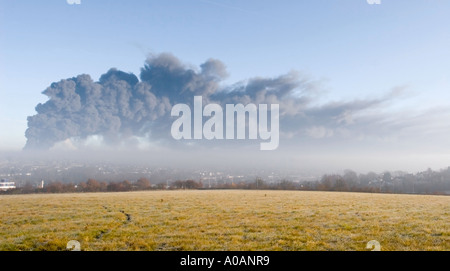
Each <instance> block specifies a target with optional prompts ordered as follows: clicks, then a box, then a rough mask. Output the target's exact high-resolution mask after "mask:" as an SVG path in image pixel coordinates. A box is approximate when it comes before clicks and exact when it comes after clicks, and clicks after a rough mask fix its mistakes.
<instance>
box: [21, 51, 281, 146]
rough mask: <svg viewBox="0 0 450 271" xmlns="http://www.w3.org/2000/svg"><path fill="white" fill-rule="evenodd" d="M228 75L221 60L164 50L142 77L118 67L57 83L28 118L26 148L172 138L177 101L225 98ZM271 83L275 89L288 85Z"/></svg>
mask: <svg viewBox="0 0 450 271" xmlns="http://www.w3.org/2000/svg"><path fill="white" fill-rule="evenodd" d="M226 77H227V72H226V69H225V65H224V64H223V63H222V62H220V61H218V60H214V59H209V60H207V61H206V62H205V63H203V64H202V65H200V69H198V70H195V69H194V68H189V67H187V66H186V65H184V64H182V63H181V62H180V60H178V59H177V58H176V57H174V56H172V55H171V54H160V55H156V56H152V57H150V58H148V59H147V61H146V63H145V66H144V67H143V68H142V69H141V74H140V80H139V78H138V77H137V76H136V75H134V74H132V73H126V72H123V71H119V70H117V69H114V68H113V69H110V70H109V71H108V72H107V73H105V74H103V75H102V76H101V77H100V79H99V81H98V82H95V81H94V80H92V78H91V77H90V76H89V75H86V74H82V75H78V76H77V77H73V78H69V79H64V80H61V81H59V82H55V83H53V84H51V85H50V86H49V87H48V88H47V89H46V90H45V91H44V92H43V94H45V95H47V96H48V98H49V100H48V101H47V102H46V103H44V104H38V105H37V106H36V111H37V115H34V116H30V117H28V129H27V131H26V137H27V143H26V146H25V149H48V148H51V147H52V146H53V145H54V144H55V143H57V142H60V141H63V140H66V139H69V138H79V139H86V138H87V137H88V136H92V135H99V136H102V137H103V139H104V141H105V142H106V143H109V144H115V143H119V142H121V141H123V140H126V139H128V138H130V137H132V136H138V137H146V138H148V139H150V140H151V139H159V138H164V137H168V136H170V129H168V128H167V126H168V123H169V122H168V118H169V116H170V110H171V108H172V105H174V104H176V103H181V102H182V103H188V104H189V103H192V99H193V97H194V96H195V95H201V96H203V98H204V99H205V100H208V99H212V98H213V97H216V98H215V100H217V99H223V98H224V97H225V96H228V94H226V93H225V92H226V88H221V87H220V85H219V84H220V82H221V81H222V80H223V79H225V78H226ZM257 81H259V80H257ZM266 83H268V85H269V87H277V86H276V84H282V82H266ZM271 85H273V86H271ZM255 87H258V86H257V84H256V86H255ZM281 91H285V90H284V89H281ZM232 93H233V94H232V96H230V99H233V98H236V97H237V96H236V95H242V94H243V92H242V91H240V90H236V91H232ZM244 93H245V91H244ZM256 95H257V94H256V92H255V91H254V89H253V87H252V88H251V91H250V92H249V94H248V95H243V96H242V97H240V98H239V99H241V98H246V99H248V100H249V101H250V100H252V99H253V98H258V97H256ZM260 98H265V97H260ZM224 101H225V100H224Z"/></svg>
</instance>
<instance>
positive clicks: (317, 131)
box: [306, 126, 334, 139]
mask: <svg viewBox="0 0 450 271" xmlns="http://www.w3.org/2000/svg"><path fill="white" fill-rule="evenodd" d="M306 133H307V134H308V135H309V136H310V137H312V138H317V139H319V138H327V137H332V136H333V135H334V132H333V130H331V129H327V128H325V127H323V126H314V127H311V128H309V129H307V130H306Z"/></svg>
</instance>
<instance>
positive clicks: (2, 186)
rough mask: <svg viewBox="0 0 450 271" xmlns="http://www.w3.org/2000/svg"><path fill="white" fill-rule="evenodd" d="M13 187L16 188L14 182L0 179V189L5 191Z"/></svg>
mask: <svg viewBox="0 0 450 271" xmlns="http://www.w3.org/2000/svg"><path fill="white" fill-rule="evenodd" d="M14 188H16V184H15V183H14V182H10V181H8V180H4V179H2V180H1V181H0V191H6V190H9V189H14Z"/></svg>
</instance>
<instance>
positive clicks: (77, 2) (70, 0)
mask: <svg viewBox="0 0 450 271" xmlns="http://www.w3.org/2000/svg"><path fill="white" fill-rule="evenodd" d="M66 1H67V4H69V5H73V4H75V5H80V4H81V0H66Z"/></svg>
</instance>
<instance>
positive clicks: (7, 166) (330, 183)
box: [0, 160, 450, 195]
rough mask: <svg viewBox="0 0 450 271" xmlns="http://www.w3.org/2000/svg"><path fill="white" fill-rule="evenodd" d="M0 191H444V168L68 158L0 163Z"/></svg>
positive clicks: (448, 174)
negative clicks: (301, 167) (261, 166)
mask: <svg viewBox="0 0 450 271" xmlns="http://www.w3.org/2000/svg"><path fill="white" fill-rule="evenodd" d="M0 180H1V181H0V192H2V193H33V192H50V193H53V192H100V191H130V190H142V189H284V190H321V191H355V192H356V191H358V192H381V193H409V194H440V195H450V167H449V168H447V169H443V170H440V171H433V170H431V169H428V170H426V171H423V172H418V173H407V172H400V171H398V172H381V173H374V172H370V173H367V174H358V173H356V172H354V171H351V170H347V171H345V172H343V174H325V175H322V176H314V175H310V174H302V173H298V172H294V171H293V172H289V173H287V172H286V171H269V170H254V171H251V170H245V171H244V170H242V171H236V170H223V169H222V170H211V169H195V170H186V169H184V170H181V169H176V168H168V167H167V168H164V167H151V166H145V165H123V164H122V165H121V164H114V163H98V164H91V163H82V162H70V161H64V160H60V161H53V162H48V161H45V162H44V161H28V162H23V161H21V162H19V161H2V162H0Z"/></svg>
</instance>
